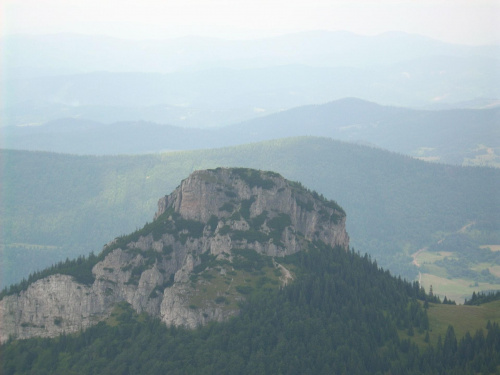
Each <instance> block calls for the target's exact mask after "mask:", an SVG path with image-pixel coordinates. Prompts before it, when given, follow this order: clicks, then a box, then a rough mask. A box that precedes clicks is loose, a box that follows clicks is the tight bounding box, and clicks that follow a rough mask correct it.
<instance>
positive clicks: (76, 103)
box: [2, 47, 500, 128]
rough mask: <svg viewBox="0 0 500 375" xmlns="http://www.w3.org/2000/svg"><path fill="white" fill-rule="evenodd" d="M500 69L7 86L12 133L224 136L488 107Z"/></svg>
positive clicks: (264, 70)
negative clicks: (164, 130)
mask: <svg viewBox="0 0 500 375" xmlns="http://www.w3.org/2000/svg"><path fill="white" fill-rule="evenodd" d="M329 49H332V48H331V47H330V48H329ZM498 64H499V63H498V59H493V58H486V57H455V56H452V57H449V56H441V55H439V56H434V57H427V58H425V59H424V58H422V59H416V60H409V61H403V62H398V63H394V64H388V65H381V66H379V65H372V66H370V67H364V68H360V67H353V66H351V65H345V66H335V67H328V66H325V67H314V66H306V65H297V64H285V65H279V66H265V67H261V68H248V69H231V68H227V67H213V68H208V67H205V68H203V69H200V70H196V71H187V72H186V71H185V72H172V73H147V72H143V71H137V72H120V73H117V72H106V71H97V72H88V73H84V74H71V75H58V76H45V77H35V78H26V79H13V78H9V76H8V75H7V76H6V77H7V78H6V79H4V81H3V82H2V85H3V86H4V88H5V90H6V91H5V92H6V94H5V98H6V99H5V100H4V101H3V103H2V125H3V126H13V125H19V126H22V125H28V124H43V123H45V122H48V121H52V120H57V119H60V118H64V117H74V118H83V119H90V120H95V121H99V122H106V123H110V122H121V121H139V120H144V121H153V122H159V123H167V124H170V125H176V126H182V127H197V128H205V127H214V126H216V127H220V126H223V125H229V124H231V123H237V122H240V121H244V120H247V119H250V118H255V117H259V116H260V115H262V114H270V113H275V112H278V111H281V110H286V109H290V108H293V107H298V106H303V105H311V104H319V103H326V102H330V101H332V100H337V99H341V98H345V97H357V98H360V99H364V100H369V101H375V102H377V103H381V104H388V105H397V106H406V107H422V106H437V105H440V106H451V107H453V106H457V105H470V104H471V103H473V101H477V102H478V104H477V106H479V107H480V106H481V103H480V102H479V99H482V98H492V99H498V98H500V92H499V89H498V81H497V80H495V79H494V78H492V77H494V76H495V72H496V70H497V66H498ZM8 78H9V79H8ZM464 102H465V104H461V103H464ZM467 102H468V103H469V104H467ZM455 103H458V104H455Z"/></svg>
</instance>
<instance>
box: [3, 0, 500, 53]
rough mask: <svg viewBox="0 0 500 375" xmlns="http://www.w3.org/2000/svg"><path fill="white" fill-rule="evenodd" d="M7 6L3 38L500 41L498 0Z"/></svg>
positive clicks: (64, 1)
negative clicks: (304, 34) (344, 35)
mask: <svg viewBox="0 0 500 375" xmlns="http://www.w3.org/2000/svg"><path fill="white" fill-rule="evenodd" d="M2 4H3V5H2V8H3V9H2V12H1V13H2V14H3V16H2V18H3V22H2V30H1V32H2V35H8V34H17V33H23V34H46V33H79V34H98V35H108V36H115V37H121V38H127V39H131V38H132V39H165V38H171V37H178V36H184V35H203V36H213V37H221V38H225V39H233V38H260V37H267V36H272V35H280V34H285V33H290V32H298V31H304V30H346V31H350V32H354V33H357V34H362V35H375V34H380V33H383V32H387V31H393V30H397V31H404V32H407V33H413V34H420V35H424V36H429V37H432V38H435V39H439V40H442V41H446V42H452V43H460V44H489V43H493V42H496V41H498V40H499V39H500V38H499V31H498V27H497V25H498V24H500V16H499V14H500V12H499V9H500V6H499V2H498V1H497V0H419V1H412V0H400V1H398V0H382V1H365V0H350V1H342V0H333V1H332V0H308V1H304V0H287V1H285V0H271V1H269V0H254V1H251V2H250V1H247V0H216V1H204V0H186V1H182V2H179V1H175V2H174V1H160V0H144V1H140V2H139V1H131V0H125V1H124V0H120V1H118V0H106V1H102V0H85V1H84V0H45V1H43V2H42V1H39V0H4V1H3V2H2Z"/></svg>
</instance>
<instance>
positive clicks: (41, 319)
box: [0, 169, 349, 342]
mask: <svg viewBox="0 0 500 375" xmlns="http://www.w3.org/2000/svg"><path fill="white" fill-rule="evenodd" d="M318 241H320V242H321V243H322V244H323V246H330V247H336V246H339V247H341V248H344V249H345V250H347V248H348V243H349V238H348V235H347V233H346V231H345V213H344V211H343V209H342V208H341V207H340V206H338V205H337V204H336V203H335V202H333V201H328V200H326V199H325V198H323V197H322V196H320V195H318V194H317V193H315V192H312V193H311V192H310V191H308V190H306V189H305V188H304V187H302V186H301V185H300V184H298V183H291V182H289V181H287V180H285V179H284V178H283V177H281V176H280V175H278V174H276V173H272V172H260V171H257V170H251V169H216V170H205V171H197V172H194V173H192V174H191V175H190V176H189V177H188V178H187V179H185V180H184V181H182V183H181V185H180V186H179V187H178V188H177V189H176V190H175V191H174V192H173V193H171V194H170V195H168V196H166V197H164V198H162V199H161V200H160V201H159V203H158V212H157V213H156V215H155V218H154V220H153V221H152V222H151V223H149V224H146V226H144V227H143V228H142V229H140V230H138V231H136V232H134V233H132V234H130V235H128V236H124V237H120V238H117V239H115V240H114V241H113V242H111V243H110V244H108V245H107V246H106V247H105V248H104V250H103V252H102V253H101V254H100V255H99V256H98V257H92V258H90V259H88V260H86V261H83V262H80V263H78V262H76V263H75V262H73V263H72V262H67V263H66V264H64V265H60V266H59V267H55V268H52V269H51V270H49V272H48V273H49V274H51V275H50V276H46V277H43V278H40V279H39V280H37V281H36V282H34V283H31V284H29V285H23V286H22V288H21V289H25V290H11V292H10V293H8V294H9V295H7V296H4V298H3V299H2V300H1V301H0V311H2V312H3V313H2V334H1V341H3V342H5V341H6V340H7V339H8V337H9V336H14V337H17V338H28V337H33V336H49V337H54V336H57V335H59V334H60V333H63V332H67V333H70V332H76V331H78V330H81V329H82V328H87V327H89V326H91V325H94V324H96V323H97V322H99V321H101V320H104V319H105V318H107V317H108V316H109V315H110V313H111V312H112V310H113V307H114V306H115V305H116V304H117V303H119V302H123V301H126V302H128V303H129V304H131V306H132V307H133V308H134V309H135V310H136V311H137V312H138V313H141V312H147V313H148V314H149V315H152V316H154V317H157V318H159V319H161V320H162V321H163V322H164V323H166V324H168V325H171V324H173V325H184V326H188V327H193V328H194V327H196V326H198V325H200V324H204V323H206V322H208V321H211V320H224V319H227V317H229V316H231V315H234V314H235V313H236V312H237V310H238V308H237V305H238V302H239V301H241V299H242V296H245V295H246V294H250V292H251V291H252V289H253V288H254V287H255V282H261V283H263V284H267V283H269V284H270V285H269V286H271V287H272V286H273V285H275V287H276V286H277V285H278V284H279V283H280V282H281V284H282V285H286V284H287V283H288V282H290V281H291V280H293V278H294V276H293V273H292V272H291V271H290V270H289V269H287V268H286V267H285V266H283V265H281V264H280V261H279V259H280V258H282V257H284V256H287V255H292V254H295V253H296V252H299V251H304V250H306V249H308V248H313V247H315V246H317V245H315V243H316V242H318ZM253 271H259V273H258V275H261V276H262V277H260V278H259V279H258V280H257V281H255V282H254V280H252V272H253ZM42 274H44V272H42ZM253 278H254V279H255V277H253ZM261 279H262V280H264V281H259V280H261ZM226 284H227V285H226ZM25 287H26V288H25Z"/></svg>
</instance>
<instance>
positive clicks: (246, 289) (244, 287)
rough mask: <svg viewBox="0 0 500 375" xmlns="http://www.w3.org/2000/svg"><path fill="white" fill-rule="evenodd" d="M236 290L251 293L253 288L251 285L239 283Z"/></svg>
mask: <svg viewBox="0 0 500 375" xmlns="http://www.w3.org/2000/svg"><path fill="white" fill-rule="evenodd" d="M236 291H237V292H238V293H241V294H250V293H252V291H253V288H252V287H251V286H250V285H237V286H236Z"/></svg>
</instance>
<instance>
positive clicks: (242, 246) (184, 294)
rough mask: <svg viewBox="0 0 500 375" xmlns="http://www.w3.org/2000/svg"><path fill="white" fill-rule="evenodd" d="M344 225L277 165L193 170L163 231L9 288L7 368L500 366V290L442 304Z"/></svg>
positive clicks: (164, 204) (162, 214) (467, 370)
mask: <svg viewBox="0 0 500 375" xmlns="http://www.w3.org/2000/svg"><path fill="white" fill-rule="evenodd" d="M345 218H346V216H345V213H344V212H343V210H342V208H340V206H338V204H337V203H335V202H333V201H328V200H326V199H325V198H323V197H322V196H321V195H319V194H318V193H316V192H311V191H309V190H307V189H305V188H304V187H302V186H301V185H300V184H299V183H293V182H290V181H287V180H285V179H284V178H283V177H281V176H280V175H278V174H276V173H274V172H262V171H257V170H252V169H243V168H232V169H223V168H218V169H216V170H206V171H197V172H194V173H193V174H192V175H191V176H190V177H188V178H187V179H186V180H184V181H183V182H182V183H181V185H180V186H179V187H178V188H177V189H176V190H175V191H174V192H173V193H172V194H170V195H168V196H165V197H164V198H161V199H160V201H159V203H158V212H157V213H156V215H155V219H154V220H153V222H151V223H149V224H146V225H145V226H144V227H143V228H142V229H140V230H138V231H136V232H135V233H132V234H130V235H128V236H123V237H120V238H117V239H115V240H114V241H113V242H111V243H110V244H108V245H107V246H106V247H105V248H104V250H103V252H102V253H101V254H100V255H99V256H97V257H96V256H91V257H89V258H87V259H82V258H80V259H79V260H76V261H69V260H68V261H66V262H65V263H61V264H59V265H57V266H54V267H52V268H51V269H48V270H46V271H45V272H44V275H42V274H40V275H39V276H40V278H39V279H38V280H33V281H32V283H31V284H30V285H25V286H23V285H20V286H19V287H21V288H20V289H19V290H16V291H12V293H11V294H10V295H7V296H5V295H3V298H2V299H1V300H0V311H2V315H1V316H2V336H1V338H2V341H3V343H2V344H0V356H1V359H2V371H3V372H4V373H5V374H31V373H40V374H44V373H68V374H70V373H78V374H95V373H107V374H108V373H109V374H123V373H140V374H162V373H172V374H182V373H186V372H187V373H221V374H235V373H238V374H255V373H259V374H276V373H287V374H303V373H325V374H330V373H343V372H345V373H353V374H366V373H381V374H382V373H409V374H411V373H414V374H419V373H436V374H440V373H442V374H452V373H461V374H467V375H469V374H476V373H479V372H480V373H481V374H495V373H498V369H499V368H500V328H499V325H498V321H499V319H500V315H499V311H500V310H498V306H499V304H498V302H499V301H498V300H496V299H497V298H498V296H494V295H491V298H490V297H488V298H489V299H490V300H491V301H492V302H488V303H487V304H485V305H480V306H456V305H454V303H453V302H452V303H450V302H447V303H446V304H442V303H441V301H440V300H439V299H438V298H436V297H434V296H433V295H432V293H429V294H427V293H426V292H425V290H424V289H423V288H422V287H421V286H420V285H419V284H418V283H417V282H413V283H410V282H407V281H403V280H401V278H395V277H393V276H391V275H390V273H389V272H387V271H384V270H383V269H381V268H379V267H378V265H377V263H376V262H373V261H372V260H371V259H370V257H369V256H368V255H365V256H364V257H362V256H361V255H360V254H359V253H356V252H354V251H352V250H350V249H349V248H348V237H347V234H346V232H345ZM167 277H168V280H167ZM475 297H476V298H475V299H474V303H478V304H480V301H479V299H480V298H484V297H485V296H484V295H480V296H479V299H478V298H477V297H478V296H475ZM443 313H444V314H447V315H451V316H452V317H453V319H451V320H452V321H453V323H454V325H455V327H454V326H452V325H450V324H449V323H450V319H448V318H447V317H444V318H443V317H439V314H443ZM482 314H488V317H489V319H490V320H488V322H487V323H485V322H484V321H485V319H484V318H482V317H481V315H482ZM471 317H472V319H473V322H464V321H463V319H467V318H471ZM461 319H462V320H461ZM214 320H216V321H215V322H214ZM207 322H210V323H209V324H207ZM165 323H166V324H165ZM184 326H187V327H189V329H187V328H186V327H184ZM444 327H446V328H444ZM474 327H479V329H478V330H477V331H476V332H475V333H474V331H473V330H472V329H473V328H474ZM8 333H11V334H12V335H11V336H10V338H9V339H8V340H7V341H5V340H6V338H7V334H8ZM30 336H31V338H25V339H23V340H16V338H23V337H30ZM33 336H34V337H33ZM37 336H49V337H44V338H40V337H37ZM50 336H56V337H53V338H50ZM443 337H444V339H443Z"/></svg>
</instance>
